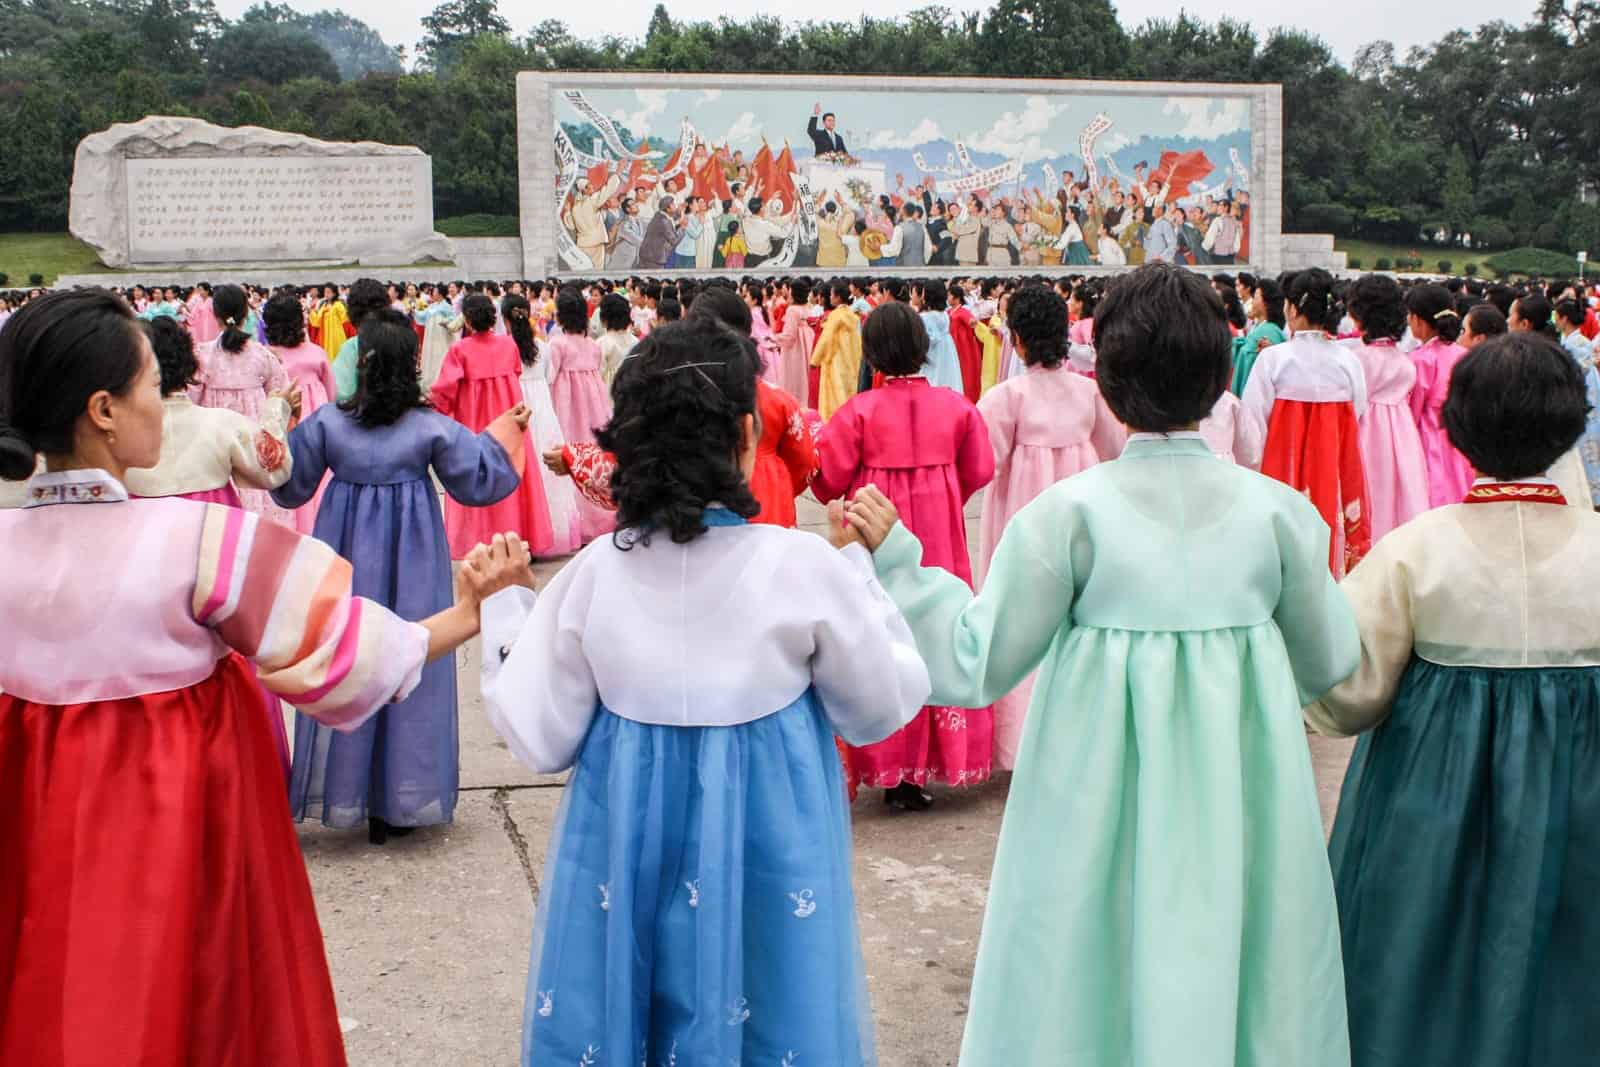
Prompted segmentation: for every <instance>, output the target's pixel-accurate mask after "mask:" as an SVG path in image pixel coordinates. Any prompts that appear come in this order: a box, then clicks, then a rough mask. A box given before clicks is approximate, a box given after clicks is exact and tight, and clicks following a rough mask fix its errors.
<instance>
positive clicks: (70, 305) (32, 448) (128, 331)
mask: <svg viewBox="0 0 1600 1067" xmlns="http://www.w3.org/2000/svg"><path fill="white" fill-rule="evenodd" d="M143 349H144V346H143V343H142V340H141V337H140V333H139V320H138V319H137V318H135V317H134V314H133V309H132V308H130V307H129V306H128V305H127V303H126V302H125V301H124V300H123V299H122V298H121V297H120V296H117V295H116V294H114V293H112V292H111V291H109V290H107V289H69V290H62V291H58V292H50V293H45V294H44V295H43V296H41V297H38V298H37V299H34V300H30V301H28V302H27V303H26V304H24V305H22V307H21V308H19V309H18V310H17V311H16V312H14V313H13V314H12V316H11V317H10V318H9V319H7V320H6V323H5V326H4V327H3V328H0V478H5V479H7V480H9V481H14V482H16V481H22V480H24V479H27V478H30V477H32V476H33V471H34V467H35V465H36V462H37V455H38V453H40V452H43V453H46V454H47V455H64V454H66V453H69V452H71V451H72V448H73V431H74V430H75V428H76V427H77V423H78V416H80V415H82V414H83V412H84V410H85V408H86V407H87V406H88V403H89V398H90V397H91V396H93V395H94V394H96V393H98V392H101V391H102V390H104V391H105V392H108V393H110V394H111V395H113V396H125V395H127V392H128V389H129V388H131V387H132V385H133V383H134V382H135V381H136V380H137V379H138V377H139V372H140V370H141V368H142V366H143V362H144V350H143Z"/></svg>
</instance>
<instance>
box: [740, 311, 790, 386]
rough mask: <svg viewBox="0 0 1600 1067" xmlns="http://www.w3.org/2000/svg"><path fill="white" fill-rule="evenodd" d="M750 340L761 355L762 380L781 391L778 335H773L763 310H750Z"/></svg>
mask: <svg viewBox="0 0 1600 1067" xmlns="http://www.w3.org/2000/svg"><path fill="white" fill-rule="evenodd" d="M750 339H751V340H752V341H754V342H755V343H756V351H757V352H759V353H760V354H761V378H762V380H763V381H765V382H766V383H767V384H768V385H773V386H777V387H778V388H779V389H782V388H783V382H782V381H781V380H780V374H779V371H780V367H779V365H778V335H777V334H775V333H773V332H772V327H771V326H770V325H768V324H767V312H766V309H765V308H759V307H756V308H751V309H750ZM791 395H793V394H791Z"/></svg>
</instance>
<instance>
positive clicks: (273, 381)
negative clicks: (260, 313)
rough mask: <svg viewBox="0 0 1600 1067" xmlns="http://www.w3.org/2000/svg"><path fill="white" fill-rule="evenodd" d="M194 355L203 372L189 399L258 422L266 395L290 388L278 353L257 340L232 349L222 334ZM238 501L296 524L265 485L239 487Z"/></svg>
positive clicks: (258, 512)
mask: <svg viewBox="0 0 1600 1067" xmlns="http://www.w3.org/2000/svg"><path fill="white" fill-rule="evenodd" d="M194 356H195V360H196V361H197V362H198V363H199V364H200V373H199V374H197V375H195V380H194V384H193V385H191V386H189V399H191V400H193V401H194V402H195V403H196V404H199V405H200V406H201V407H204V408H225V409H227V410H228V411H234V412H238V413H239V414H240V415H243V416H244V417H245V418H247V419H249V420H250V421H251V422H253V423H259V422H261V415H262V409H263V408H264V407H265V405H266V402H267V395H268V394H269V393H280V392H282V391H283V390H285V389H287V388H289V374H288V372H287V371H285V370H284V369H283V364H282V363H280V362H278V357H277V355H276V354H275V353H274V352H273V351H272V349H270V348H268V347H267V346H266V345H263V344H258V343H257V342H255V341H246V342H245V343H244V347H243V348H241V349H240V350H239V351H237V352H229V351H228V350H227V349H225V348H223V347H222V341H221V339H220V338H219V339H218V340H215V341H212V342H211V343H210V344H204V345H198V346H196V347H195V350H194ZM239 502H240V506H241V507H243V508H244V509H245V510H246V511H249V512H252V513H254V514H256V515H260V516H261V517H262V518H263V519H271V520H272V521H273V522H279V523H282V524H283V525H285V526H289V527H295V521H294V514H293V513H292V512H290V511H288V510H286V509H284V508H280V507H279V506H278V505H276V504H274V503H273V502H272V494H270V493H268V492H267V491H266V490H264V489H249V488H245V489H240V490H239Z"/></svg>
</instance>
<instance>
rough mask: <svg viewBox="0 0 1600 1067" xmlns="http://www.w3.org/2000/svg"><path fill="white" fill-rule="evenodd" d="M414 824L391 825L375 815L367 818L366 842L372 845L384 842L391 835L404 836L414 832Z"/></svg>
mask: <svg viewBox="0 0 1600 1067" xmlns="http://www.w3.org/2000/svg"><path fill="white" fill-rule="evenodd" d="M416 829H417V828H416V827H415V826H391V825H389V824H388V823H386V822H384V821H383V820H382V819H380V818H378V817H377V816H376V815H374V816H372V817H370V818H368V819H367V842H368V843H369V844H373V845H382V844H386V843H387V842H388V840H389V838H391V837H405V836H406V835H408V834H411V833H415V832H416Z"/></svg>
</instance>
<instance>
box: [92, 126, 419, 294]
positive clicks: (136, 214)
mask: <svg viewBox="0 0 1600 1067" xmlns="http://www.w3.org/2000/svg"><path fill="white" fill-rule="evenodd" d="M68 227H69V229H71V231H72V235H73V236H74V237H76V238H78V239H79V240H80V241H82V242H84V243H85V244H87V245H89V246H90V247H91V248H93V249H94V250H95V251H96V252H98V253H99V255H100V259H101V260H102V261H103V262H104V263H105V264H106V265H107V266H108V267H141V268H143V267H162V266H171V265H180V264H181V265H184V266H227V265H230V264H242V263H248V264H252V265H285V266H287V265H305V266H311V265H323V266H325V265H334V264H341V263H358V264H361V265H370V266H396V265H403V264H409V263H417V262H421V261H424V260H438V261H440V262H449V261H450V259H451V247H450V241H449V239H448V238H446V237H445V236H444V235H442V234H439V233H435V232H434V229H433V161H432V160H431V159H430V158H429V157H428V156H427V155H425V154H424V153H423V152H422V150H421V149H418V148H415V147H409V146H396V145H384V144H375V143H373V142H370V141H362V142H355V143H341V142H332V141H319V140H316V139H315V138H312V137H305V136H302V135H300V134H294V133H282V132H280V131H277V130H266V129H261V128H260V127H257V126H241V127H238V128H230V127H226V126H213V125H211V124H210V123H208V122H203V121H201V120H200V119H190V118H171V117H164V116H152V117H150V118H146V119H142V120H140V121H139V122H132V123H120V124H118V125H115V126H112V127H111V128H110V129H107V130H102V131H101V132H99V133H94V134H90V135H89V136H88V137H85V138H84V139H83V140H82V141H81V142H79V144H78V152H77V157H76V159H75V160H74V163H73V171H72V193H71V205H70V208H69V222H68Z"/></svg>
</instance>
